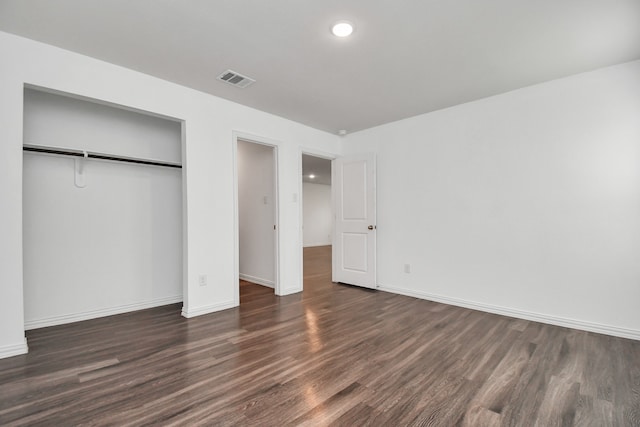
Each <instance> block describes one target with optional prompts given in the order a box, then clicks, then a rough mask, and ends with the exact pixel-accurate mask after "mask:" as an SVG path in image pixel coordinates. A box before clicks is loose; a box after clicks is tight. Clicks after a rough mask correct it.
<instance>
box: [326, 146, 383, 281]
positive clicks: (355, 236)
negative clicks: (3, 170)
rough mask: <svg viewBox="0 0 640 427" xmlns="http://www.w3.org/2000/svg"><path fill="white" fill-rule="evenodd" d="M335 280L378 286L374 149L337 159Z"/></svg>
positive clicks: (335, 176) (334, 180)
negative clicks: (372, 151)
mask: <svg viewBox="0 0 640 427" xmlns="http://www.w3.org/2000/svg"><path fill="white" fill-rule="evenodd" d="M332 175H333V179H332V183H334V184H333V189H334V207H335V215H336V222H335V239H334V243H333V281H334V282H342V283H348V284H350V285H358V286H363V287H366V288H371V289H375V288H376V188H375V183H376V162H375V154H374V153H363V154H357V155H351V156H345V157H340V158H338V159H336V160H334V161H333V168H332Z"/></svg>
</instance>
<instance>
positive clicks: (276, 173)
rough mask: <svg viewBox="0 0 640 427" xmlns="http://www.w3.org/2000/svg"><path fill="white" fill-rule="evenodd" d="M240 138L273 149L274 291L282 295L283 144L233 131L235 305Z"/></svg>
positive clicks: (236, 302)
mask: <svg viewBox="0 0 640 427" xmlns="http://www.w3.org/2000/svg"><path fill="white" fill-rule="evenodd" d="M238 140H242V141H246V142H250V143H253V144H258V145H264V146H267V147H270V148H272V149H273V177H274V183H273V186H274V188H273V200H274V202H273V206H274V222H275V224H274V225H275V226H276V233H275V238H274V239H273V240H274V289H273V290H274V292H275V294H276V295H281V291H282V289H281V283H280V259H281V257H280V238H281V236H280V234H281V233H282V228H281V227H280V206H279V205H280V183H281V182H282V180H281V179H280V168H279V167H278V164H279V160H280V155H281V154H280V152H281V150H280V149H279V148H280V147H281V145H282V143H281V142H280V141H276V140H273V139H270V138H266V137H262V136H257V135H252V134H249V133H245V132H239V131H235V130H234V131H233V132H232V167H233V287H234V291H233V303H234V306H238V305H240V227H239V224H240V218H239V214H240V210H239V206H238Z"/></svg>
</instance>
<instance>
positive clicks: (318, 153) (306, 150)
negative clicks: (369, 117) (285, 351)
mask: <svg viewBox="0 0 640 427" xmlns="http://www.w3.org/2000/svg"><path fill="white" fill-rule="evenodd" d="M303 154H306V155H309V156H313V157H319V158H321V159H327V160H331V214H332V215H331V227H332V230H333V231H332V235H333V236H332V242H333V240H334V239H335V228H336V227H335V222H336V215H335V203H334V192H333V188H334V187H333V186H334V183H333V161H334V160H335V159H337V158H338V157H340V156H338V155H337V154H333V153H330V152H328V151H322V150H318V149H315V148H310V147H304V146H301V147H300V149H299V153H298V177H299V178H300V179H299V180H298V194H299V195H300V203H299V206H298V218H299V220H298V224H300V229H299V232H298V234H299V238H298V241H299V245H298V247H299V249H298V253H299V254H300V290H302V291H303V290H304V230H303V228H302V226H303V223H302V222H303V218H304V208H303V203H304V195H303V194H304V191H303V181H302V155H303ZM333 269H334V264H333V261H331V276H332V277H333Z"/></svg>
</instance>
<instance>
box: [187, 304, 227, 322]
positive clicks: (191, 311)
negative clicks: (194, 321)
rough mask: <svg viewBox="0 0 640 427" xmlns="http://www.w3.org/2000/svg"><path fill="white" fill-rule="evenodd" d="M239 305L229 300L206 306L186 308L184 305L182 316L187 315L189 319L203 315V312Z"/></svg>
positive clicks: (207, 312) (212, 311)
mask: <svg viewBox="0 0 640 427" xmlns="http://www.w3.org/2000/svg"><path fill="white" fill-rule="evenodd" d="M237 306H238V304H236V303H235V302H234V301H227V302H222V303H219V304H212V305H205V306H202V307H196V308H186V307H184V306H183V307H182V317H186V318H187V319H190V318H192V317H196V316H202V315H203V314H209V313H214V312H216V311H222V310H226V309H229V308H233V307H237Z"/></svg>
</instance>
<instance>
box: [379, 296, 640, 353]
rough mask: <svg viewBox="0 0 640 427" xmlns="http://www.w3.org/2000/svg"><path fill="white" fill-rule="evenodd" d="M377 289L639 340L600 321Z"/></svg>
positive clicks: (639, 335)
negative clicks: (588, 320)
mask: <svg viewBox="0 0 640 427" xmlns="http://www.w3.org/2000/svg"><path fill="white" fill-rule="evenodd" d="M378 289H379V290H381V291H385V292H390V293H394V294H400V295H406V296H409V297H414V298H420V299H424V300H428V301H434V302H440V303H443V304H449V305H455V306H458V307H464V308H470V309H473V310H479V311H485V312H488V313H494V314H500V315H503V316H508V317H515V318H518V319H524V320H532V321H534V322H540V323H547V324H550V325H555V326H563V327H565V328H572V329H580V330H582V331H589V332H596V333H598V334H605V335H612V336H614V337H621V338H629V339H632V340H640V331H638V330H635V329H628V328H621V327H618V326H610V325H604V324H601V323H594V322H587V321H584V320H575V319H567V318H564V317H558V316H551V315H548V314H541V313H534V312H530V311H523V310H516V309H512V308H507V307H501V306H496V305H490V304H483V303H477V302H473V301H467V300H462V299H458V298H450V297H445V296H442V295H434V294H429V293H426V292H420V291H414V290H410V289H405V288H398V287H395V286H386V285H382V284H379V285H378Z"/></svg>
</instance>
